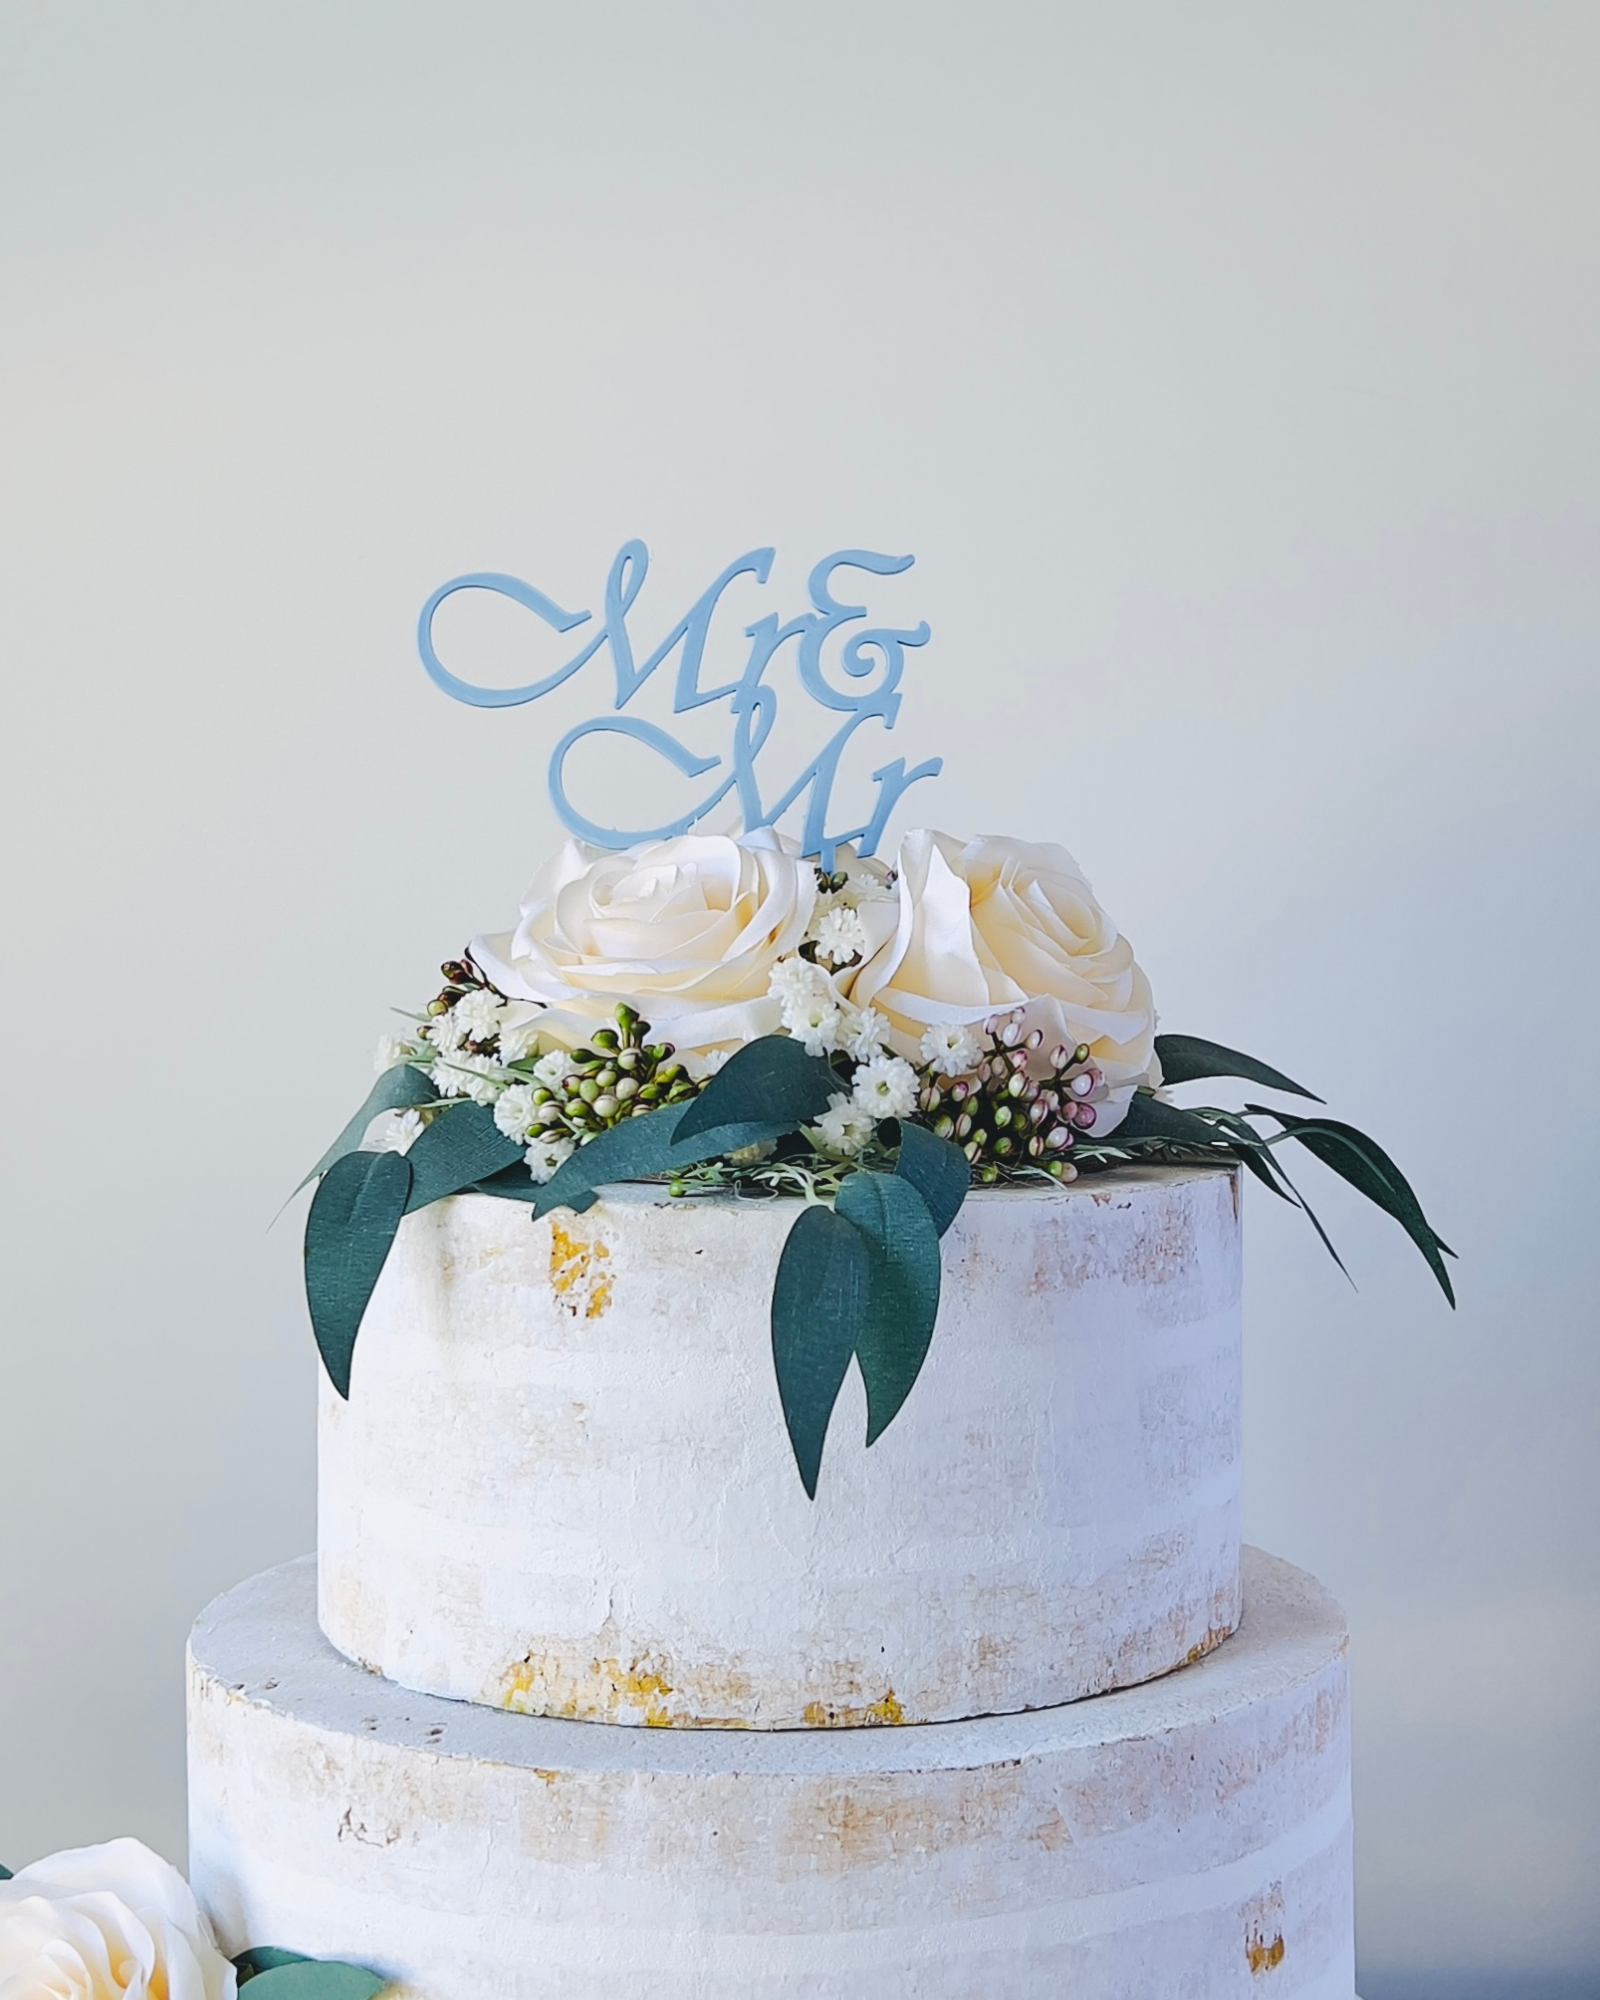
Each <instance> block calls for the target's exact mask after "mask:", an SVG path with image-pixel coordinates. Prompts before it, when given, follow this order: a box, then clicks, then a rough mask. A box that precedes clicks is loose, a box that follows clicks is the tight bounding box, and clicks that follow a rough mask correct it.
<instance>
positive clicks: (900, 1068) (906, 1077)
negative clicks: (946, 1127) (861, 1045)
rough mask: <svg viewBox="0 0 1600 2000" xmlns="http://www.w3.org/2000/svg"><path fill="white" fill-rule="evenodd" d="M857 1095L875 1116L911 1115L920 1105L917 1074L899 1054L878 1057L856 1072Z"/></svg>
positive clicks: (902, 1116) (896, 1116) (906, 1116)
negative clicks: (918, 1101)
mask: <svg viewBox="0 0 1600 2000" xmlns="http://www.w3.org/2000/svg"><path fill="white" fill-rule="evenodd" d="M853 1094H854V1097H855V1101H856V1103H857V1104H859V1105H860V1107H861V1109H862V1110H863V1111H866V1112H870V1113H871V1115H872V1116H873V1117H874V1118H909V1117H910V1116H911V1114H912V1112H913V1111H915V1110H916V1108H917V1073H916V1071H915V1070H914V1069H913V1068H912V1067H911V1065H910V1063H908V1062H903V1061H902V1060H901V1058H900V1057H899V1056H874V1057H873V1059H872V1061H871V1062H866V1063H863V1064H862V1065H861V1067H860V1069H858V1070H857V1071H856V1074H855V1088H854V1093H853Z"/></svg>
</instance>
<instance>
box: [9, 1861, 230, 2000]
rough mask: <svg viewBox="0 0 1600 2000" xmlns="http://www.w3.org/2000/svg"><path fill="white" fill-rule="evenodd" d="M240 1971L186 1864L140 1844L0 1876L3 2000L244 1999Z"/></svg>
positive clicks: (36, 1865)
mask: <svg viewBox="0 0 1600 2000" xmlns="http://www.w3.org/2000/svg"><path fill="white" fill-rule="evenodd" d="M237 1991H238V1975H237V1973H235V1971H234V1969H233V1967H232V1966H231V1965H230V1964H229V1963H228V1961H227V1959H225V1958H224V1957H223V1955H222V1953H221V1952H220V1951H218V1949H217V1946H216V1942H215V1940H214V1939H213V1938H212V1935H211V1931H210V1927H209V1926H208V1925H207V1923H206V1920H205V1918H204V1917H203V1916H202V1915H201V1914H200V1910H199V1907H198V1905H197V1904H196V1902H195V1899H194V1896H193V1893H192V1892H191V1890H190V1888H189V1885H188V1883H187V1882H185V1881H184V1879H183V1877H182V1876H181V1875H180V1874H179V1873H178V1871H177V1869H176V1868H174V1867H172V1866H171V1865H170V1864H169V1863H168V1862H165V1861H163V1860H162V1859H161V1857H160V1855H158V1854H152V1853H151V1851H150V1849H149V1848H148V1847H145V1846H144V1845H142V1844H141V1843H140V1842H139V1841H137V1840H111V1841H107V1842H106V1844H105V1845H104V1846H103V1847H79V1848H72V1849H69V1850H68V1851H67V1852H65V1853H62V1854H52V1855H50V1856H49V1857H48V1858H47V1859H46V1860H44V1861H35V1862H34V1863H33V1864H32V1866H31V1867H28V1868H24V1869H21V1870H20V1871H19V1872H18V1874H17V1875H16V1876H15V1877H14V1878H13V1879H12V1880H11V1881H9V1882H0V2000H235V1995H236V1993H237Z"/></svg>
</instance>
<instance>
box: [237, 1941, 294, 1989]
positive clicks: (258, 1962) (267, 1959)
mask: <svg viewBox="0 0 1600 2000" xmlns="http://www.w3.org/2000/svg"><path fill="white" fill-rule="evenodd" d="M233 1963H234V1967H235V1970H236V1971H237V1972H238V1974H239V1984H240V1985H241V1986H243V1985H244V1984H245V1982H246V1981H247V1980H250V1979H253V1978H254V1977H255V1975H256V1974H257V1973H258V1972H271V1971H272V1970H273V1969H274V1968H275V1967H277V1966H280V1965H311V1964H313V1963H314V1961H313V1960H312V1959H311V1958H309V1957H308V1956H307V1954H306V1953H305V1952H303V1951H283V1950H282V1949H280V1947H279V1946H277V1945H273V1944H253V1945H251V1946H250V1948H249V1949H248V1950H247V1951H241V1952H240V1954H239V1956H238V1957H237V1958H236V1959H235V1960H234V1961H233Z"/></svg>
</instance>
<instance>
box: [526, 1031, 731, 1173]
mask: <svg viewBox="0 0 1600 2000" xmlns="http://www.w3.org/2000/svg"><path fill="white" fill-rule="evenodd" d="M614 1019H615V1021H616V1024H617V1025H616V1026H615V1027H614V1028H597V1029H596V1030H595V1032H594V1034H593V1035H592V1036H591V1038H590V1045H589V1046H588V1047H586V1048H581V1049H574V1050H573V1051H572V1054H571V1055H570V1056H569V1057H568V1058H567V1071H566V1074H565V1076H563V1077H562V1079H561V1081H560V1083H559V1084H557V1085H555V1086H554V1087H550V1086H547V1085H543V1084H541V1085H538V1086H536V1087H535V1089H534V1093H533V1101H534V1104H535V1106H536V1107H537V1110H536V1116H537V1118H538V1123H539V1126H540V1128H541V1130H543V1131H544V1132H545V1133H547V1134H549V1135H550V1136H552V1137H554V1136H559V1135H560V1134H562V1133H565V1134H567V1135H568V1136H569V1137H571V1138H573V1139H576V1140H577V1142H578V1143H579V1145H582V1144H583V1142H584V1140H586V1139H592V1138H593V1137H594V1136H595V1134H596V1133H598V1132H604V1131H605V1130H606V1129H607V1128H608V1127H609V1126H612V1125H620V1124H621V1123H622V1121H623V1119H624V1118H637V1117H639V1116H640V1115H641V1114H642V1113H644V1112H646V1111H657V1110H659V1109H660V1108H661V1107H662V1105H664V1104H682V1103H684V1102H685V1101H686V1100H687V1099H688V1098H691V1097H693V1096H694V1095H695V1094H696V1092H697V1090H698V1089H699V1086H698V1085H697V1084H696V1083H695V1081H694V1079H693V1078H692V1077H691V1076H690V1075H689V1073H688V1071H687V1070H686V1069H685V1068H684V1066H683V1064H682V1063H680V1062H677V1061H675V1060H674V1057H675V1054H676V1052H675V1050H674V1049H673V1046H672V1044H671V1042H652V1041H650V1040H648V1039H647V1037H648V1036H649V1033H650V1023H649V1022H648V1021H646V1020H643V1019H641V1018H640V1016H639V1015H638V1014H636V1013H635V1012H634V1010H633V1009H632V1008H631V1007H626V1006H620V1007H618V1008H617V1010H616V1014H615V1016H614Z"/></svg>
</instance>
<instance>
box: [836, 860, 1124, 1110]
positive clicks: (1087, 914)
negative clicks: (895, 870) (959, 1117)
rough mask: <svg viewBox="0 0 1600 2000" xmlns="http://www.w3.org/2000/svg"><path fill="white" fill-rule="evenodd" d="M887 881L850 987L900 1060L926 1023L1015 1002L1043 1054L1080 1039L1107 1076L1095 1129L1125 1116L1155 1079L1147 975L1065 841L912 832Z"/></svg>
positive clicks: (982, 1014) (972, 1016)
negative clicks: (881, 920) (1141, 1088)
mask: <svg viewBox="0 0 1600 2000" xmlns="http://www.w3.org/2000/svg"><path fill="white" fill-rule="evenodd" d="M896 888H897V893H898V898H899V903H898V912H897V920H896V923H895V927H894V931H893V934H892V935H890V936H888V937H887V938H885V939H884V940H883V941H882V942H881V943H879V944H878V946H877V948H876V949H875V950H874V951H873V952H872V954H871V955H870V957H868V958H866V959H865V960H864V962H863V963H862V964H861V965H860V966H859V967H858V968H857V969H856V971H855V972H854V973H853V974H851V975H847V980H848V987H847V990H848V995H849V998H850V1000H851V1001H852V1002H853V1003H854V1005H856V1006H857V1007H866V1006H872V1007H875V1008H877V1009H878V1011H879V1012H880V1013H882V1014H884V1015H886V1016H887V1017H888V1020H889V1027H890V1037H889V1039H890V1042H891V1044H892V1045H893V1046H894V1047H895V1048H896V1049H897V1050H898V1051H899V1053H900V1054H902V1055H907V1056H913V1057H914V1056H915V1055H916V1054H917V1051H918V1048H919V1046H920V1043H921V1039H922V1036H923V1035H924V1034H925V1033H926V1031H927V1030H928V1028H929V1027H931V1026H934V1025H936V1024H940V1023H967V1022H974V1021H981V1020H984V1019H985V1018H986V1017H988V1016H989V1015H991V1014H997V1013H1003V1012H1007V1011H1009V1010H1011V1009H1012V1008H1017V1007H1021V1008H1023V1009H1025V1010H1026V1014H1027V1025H1028V1026H1029V1027H1030V1028H1039V1029H1041V1030H1042V1031H1043V1034H1044V1048H1045V1051H1046V1052H1048V1051H1049V1050H1050V1049H1051V1047H1053V1046H1054V1045H1055V1044H1057V1043H1066V1044H1067V1045H1068V1046H1069V1047H1075V1046H1076V1045H1077V1044H1078V1043H1080V1042H1087V1043H1088V1045H1089V1054H1090V1059H1091V1061H1093V1062H1094V1063H1095V1064H1097V1065H1098V1067H1099V1068H1100V1070H1101V1071H1102V1073H1103V1075H1104V1078H1105V1084H1104V1087H1103V1091H1102V1092H1101V1093H1099V1094H1098V1095H1099V1099H1100V1101H1099V1104H1098V1109H1099V1117H1098V1119H1097V1121H1096V1124H1095V1126H1094V1130H1095V1132H1096V1134H1099V1133H1103V1132H1109V1131H1110V1130H1112V1128H1113V1127H1114V1126H1116V1125H1118V1124H1120V1123H1121V1121H1122V1118H1123V1116H1124V1114H1125V1112H1126V1109H1127V1104H1128V1100H1129V1099H1130V1098H1131V1097H1132V1095H1133V1091H1134V1086H1135V1085H1136V1084H1139V1083H1157V1082H1159V1081H1160V1069H1159V1065H1158V1064H1157V1061H1156V1055H1155V1047H1154V1041H1155V1029H1156V1016H1155V1008H1154V1005H1153V1004H1152V1001H1151V997H1150V982H1149V981H1148V980H1147V979H1146V978H1145V976H1144V974H1143V972H1142V971H1141V970H1140V969H1139V966H1138V964H1137V963H1136V961H1135V959H1134V956H1133V948H1132V946H1131V945H1130V944H1129V943H1128V941H1127V939H1126V938H1125V937H1123V936H1122V935H1121V934H1120V933H1119V932H1118V930H1117V927H1116V925H1115V924H1114V923H1112V921H1111V919H1110V918H1109V917H1108V916H1107V915H1106V913H1105V911H1104V910H1103V909H1101V907H1100V905H1099V904H1098V903H1097V902H1096V901H1095V898H1094V892H1093V890H1092V889H1091V888H1090V887H1089V885H1088V883H1087V882H1086V881H1085V880H1084V878H1083V873H1082V871H1081V869H1080V868H1079V867H1078V864H1077V862H1075V861H1074V860H1073V858H1072V856H1071V855H1070V854H1068V852H1067V851H1066V849H1065V848H1064V847H1056V846H1047V845H1041V846H1035V845H1032V844H1030V843H1029V842H1027V841H1022V840H1006V839H1003V838H1000V837H998V836H996V835H982V836H980V837H979V838H978V839H976V840H969V841H967V842H966V843H965V845H963V844H962V843H961V842H959V841H956V840H952V839H951V837H950V836H949V835H948V834H944V833H934V832H928V831H924V832H919V833H909V834H907V835H906V837H905V839H904V841H903V842H902V843H901V847H900V855H899V879H898V882H897V884H896Z"/></svg>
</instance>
